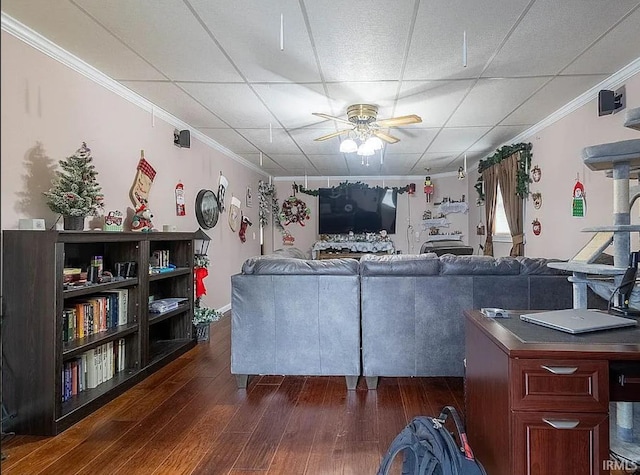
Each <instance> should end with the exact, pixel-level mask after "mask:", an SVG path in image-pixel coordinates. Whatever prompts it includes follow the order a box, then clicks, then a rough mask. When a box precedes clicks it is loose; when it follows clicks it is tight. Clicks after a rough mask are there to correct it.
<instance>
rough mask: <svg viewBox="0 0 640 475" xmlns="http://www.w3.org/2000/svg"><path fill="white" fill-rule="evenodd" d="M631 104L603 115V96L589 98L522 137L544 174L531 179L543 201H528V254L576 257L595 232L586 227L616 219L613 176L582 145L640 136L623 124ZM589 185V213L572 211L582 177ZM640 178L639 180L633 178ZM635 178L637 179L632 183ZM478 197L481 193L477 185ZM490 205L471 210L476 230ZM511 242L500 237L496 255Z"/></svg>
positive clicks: (635, 86)
mask: <svg viewBox="0 0 640 475" xmlns="http://www.w3.org/2000/svg"><path fill="white" fill-rule="evenodd" d="M624 85H625V89H626V103H627V106H626V108H627V109H632V108H635V107H640V74H636V75H635V76H633V77H632V78H630V79H628V80H627V81H626V82H625V83H624ZM625 113H626V110H623V111H620V112H618V113H616V114H613V115H608V116H602V117H598V112H597V101H596V100H595V99H594V100H592V101H591V102H589V103H588V104H585V105H584V106H582V107H580V108H579V109H577V110H576V111H574V112H572V113H571V114H569V115H567V116H566V117H564V118H562V119H560V120H559V121H557V122H555V123H554V124H552V125H551V126H549V127H546V128H545V129H543V130H541V131H539V132H538V133H536V134H534V135H532V136H530V137H526V138H525V139H523V140H522V142H531V143H532V145H533V147H532V153H533V160H532V166H535V165H538V166H539V167H540V169H541V170H542V178H541V180H540V181H539V182H538V183H531V186H530V190H531V192H540V193H542V207H541V208H540V209H539V210H536V209H534V207H533V203H532V200H531V197H529V199H528V200H527V201H526V203H525V220H524V231H525V254H526V255H527V256H532V257H551V258H559V259H570V258H571V257H572V256H573V255H575V254H576V253H577V252H578V251H579V250H580V249H581V248H582V247H583V246H584V244H585V243H586V242H587V241H588V240H589V239H590V238H591V237H592V236H593V234H592V233H585V232H581V229H583V228H586V227H590V226H598V225H608V224H613V216H612V214H613V182H612V180H611V178H607V177H606V174H605V173H604V172H601V171H591V170H589V169H588V168H587V167H586V166H585V165H584V164H583V162H582V155H581V153H582V149H583V148H584V147H587V146H590V145H597V144H602V143H609V142H616V141H619V140H629V139H639V138H640V132H638V131H637V130H633V129H629V128H627V127H624V126H623V123H624V120H625ZM578 175H579V177H580V181H581V182H582V183H583V185H584V189H585V195H586V202H587V212H586V216H585V217H584V218H574V217H572V216H571V203H572V201H571V200H572V192H573V187H574V185H575V183H576V177H577V176H578ZM469 176H470V186H471V187H472V186H473V184H474V183H475V182H476V180H477V178H478V174H477V171H476V170H474V171H473V172H471V173H469ZM632 182H634V183H635V182H637V180H632ZM632 184H633V183H632ZM471 190H472V192H471V196H472V199H473V201H475V199H476V198H477V194H476V192H475V190H473V188H471ZM638 206H639V204H638V203H636V205H635V206H634V208H633V209H632V211H631V222H632V223H633V224H637V223H638V222H639V218H638ZM484 213H485V209H484V207H474V209H473V210H472V211H470V213H469V226H470V229H472V230H474V229H475V226H476V225H477V224H478V222H480V221H482V222H485V219H484ZM536 218H537V219H538V220H539V221H540V223H541V224H542V232H541V234H540V235H539V236H535V235H534V234H533V232H532V226H531V223H532V221H533V220H534V219H536ZM484 238H485V237H484V236H476V235H475V231H473V234H472V236H471V239H470V242H471V243H472V245H473V246H474V247H476V248H477V246H478V244H479V243H481V242H482V243H484ZM510 247H511V246H510V245H506V244H502V243H498V244H496V246H495V253H494V254H495V255H496V256H504V255H509V250H510ZM632 249H638V239H637V237H636V236H634V237H633V239H632Z"/></svg>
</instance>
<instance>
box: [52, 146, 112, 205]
mask: <svg viewBox="0 0 640 475" xmlns="http://www.w3.org/2000/svg"><path fill="white" fill-rule="evenodd" d="M92 161H93V158H92V157H91V149H89V148H88V147H87V144H86V143H85V142H82V147H80V148H79V149H78V150H76V153H74V154H73V155H72V156H70V157H68V158H66V159H65V160H60V161H59V164H60V167H61V168H62V171H56V178H54V180H53V187H52V188H51V189H50V190H49V191H47V192H45V193H44V195H45V196H46V197H47V205H48V206H49V208H51V210H52V211H54V212H56V213H60V214H61V215H63V216H77V217H85V216H90V215H93V216H95V215H97V214H99V212H100V211H101V210H102V208H103V202H102V200H103V196H102V194H101V193H100V191H101V190H102V188H100V185H99V184H98V181H97V180H96V175H97V174H98V172H97V171H96V169H95V167H94V166H93V164H92V163H91V162H92Z"/></svg>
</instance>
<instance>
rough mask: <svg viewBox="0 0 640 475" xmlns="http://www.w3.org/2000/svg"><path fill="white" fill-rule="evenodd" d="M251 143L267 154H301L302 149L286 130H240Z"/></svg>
mask: <svg viewBox="0 0 640 475" xmlns="http://www.w3.org/2000/svg"><path fill="white" fill-rule="evenodd" d="M238 132H239V133H240V134H241V135H242V136H243V137H244V138H245V139H247V140H248V141H249V142H251V143H252V144H254V145H255V146H256V147H258V149H259V150H262V151H263V152H264V153H267V154H270V155H271V154H289V153H292V154H301V153H300V149H299V148H298V146H297V145H296V144H295V142H294V141H293V140H291V137H290V136H289V134H287V132H286V131H285V130H284V129H277V128H272V129H271V130H269V129H268V128H267V129H238Z"/></svg>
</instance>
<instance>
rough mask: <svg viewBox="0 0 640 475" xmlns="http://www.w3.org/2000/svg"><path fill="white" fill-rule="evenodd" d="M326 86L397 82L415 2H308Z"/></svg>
mask: <svg viewBox="0 0 640 475" xmlns="http://www.w3.org/2000/svg"><path fill="white" fill-rule="evenodd" d="M304 5H305V6H306V8H307V13H308V17H309V26H310V28H311V33H312V35H313V41H314V43H315V46H316V50H317V52H318V58H319V61H320V68H321V70H322V73H323V74H324V78H325V80H327V81H372V80H373V81H379V80H397V79H398V74H399V73H400V71H401V68H402V58H403V57H404V51H405V48H406V44H407V37H408V32H409V31H410V27H411V18H412V16H413V2H388V1H382V0H368V1H364V0H352V1H350V2H345V1H343V0H325V1H322V2H317V1H314V2H305V3H304Z"/></svg>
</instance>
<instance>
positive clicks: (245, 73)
mask: <svg viewBox="0 0 640 475" xmlns="http://www.w3.org/2000/svg"><path fill="white" fill-rule="evenodd" d="M2 11H3V12H4V13H5V14H7V15H9V16H11V17H12V18H14V19H15V20H17V21H19V22H21V23H23V24H24V25H26V26H27V27H29V28H31V29H33V30H35V31H36V32H38V33H40V34H41V35H43V36H44V37H46V38H48V39H49V40H51V41H52V42H54V43H55V44H57V45H58V46H60V47H61V48H63V49H65V50H66V51H68V52H70V53H72V54H73V55H75V56H77V57H79V58H80V59H82V60H83V61H85V62H86V63H88V64H90V65H92V66H94V67H95V68H97V69H98V70H100V71H102V72H103V73H105V74H106V75H108V76H110V77H111V78H113V79H115V80H116V81H118V82H120V83H121V84H123V85H124V86H126V87H127V88H129V89H131V90H133V91H134V92H136V93H138V94H140V95H141V96H143V97H144V98H146V99H148V100H149V101H151V102H153V103H154V104H156V105H157V106H158V107H160V108H162V109H164V110H166V111H167V112H169V113H170V114H172V115H174V116H175V117H177V118H179V119H181V120H182V121H184V122H186V123H187V124H189V125H190V126H191V127H192V128H193V129H194V130H195V129H197V130H199V131H200V132H202V133H203V134H205V135H207V136H208V137H210V138H212V139H213V140H215V141H216V142H218V143H219V144H220V145H222V146H223V147H225V148H227V149H229V150H231V151H232V152H234V153H235V154H237V155H239V156H241V157H243V158H245V159H247V160H248V161H250V162H252V163H254V164H256V165H260V152H262V169H263V170H264V171H265V172H267V173H269V174H272V175H274V176H301V175H304V174H307V175H310V176H313V175H322V176H325V175H326V176H336V175H340V176H347V175H352V176H378V175H424V174H425V170H426V169H429V170H430V173H439V172H446V171H455V170H457V168H458V167H459V166H461V164H462V163H463V157H464V155H465V154H467V156H468V162H469V163H475V162H476V161H477V160H478V159H480V158H483V157H485V156H487V155H489V154H490V153H492V152H493V151H494V150H495V149H496V148H497V147H498V146H500V145H502V144H503V143H505V142H507V143H508V142H509V141H510V139H512V138H514V137H515V136H517V135H518V134H519V133H521V132H523V131H524V130H526V129H528V128H530V127H531V126H533V125H534V124H536V123H538V122H540V121H541V120H543V119H544V118H545V117H547V116H548V115H549V114H551V113H553V112H554V111H556V110H557V109H560V108H561V107H562V106H564V105H565V104H567V103H569V102H570V101H572V100H573V99H575V98H576V97H578V96H580V95H581V94H582V93H583V92H585V91H587V90H589V89H590V88H592V87H593V86H595V85H597V84H598V83H600V82H601V81H603V80H605V79H606V78H608V77H609V76H611V75H612V74H613V73H615V72H616V71H618V70H620V69H621V68H623V67H624V66H626V65H628V64H629V63H631V62H632V61H633V60H636V59H637V58H638V55H639V51H640V49H639V46H638V45H640V0H615V1H604V0H413V1H410V0H402V1H397V0H396V1H392V0H351V1H344V0H271V1H264V0H262V1H261V0H233V1H229V0H135V1H134V0H108V1H105V0H55V1H54V0H2ZM281 15H283V19H284V22H283V26H284V28H283V31H284V36H283V40H284V49H282V50H281V48H280V41H281V37H280V27H281ZM463 32H466V36H467V45H468V48H467V50H468V54H467V65H466V67H465V66H463V53H462V50H463ZM363 102H364V103H372V104H376V105H378V106H379V113H378V118H388V117H394V116H398V115H407V114H418V115H420V116H421V117H422V120H423V122H422V123H420V124H416V125H411V126H406V127H398V128H393V129H390V132H391V133H392V134H393V135H395V136H397V137H398V138H400V139H401V140H400V142H398V143H396V144H393V145H386V146H385V148H384V149H383V151H382V153H383V154H384V157H380V156H379V155H378V154H376V156H374V157H372V158H371V160H370V164H369V166H368V167H367V166H363V165H362V164H361V160H360V158H359V157H357V156H355V155H344V154H341V153H339V152H338V147H339V144H340V139H339V138H333V139H330V140H327V141H324V142H315V141H314V140H313V139H314V138H316V137H319V136H321V135H325V134H328V133H331V132H335V131H336V130H338V129H339V128H342V127H336V125H338V126H339V124H336V123H335V122H333V121H327V120H324V119H320V118H318V117H316V116H313V115H312V112H322V113H325V114H330V115H334V116H339V117H343V118H346V107H347V106H348V105H350V104H354V103H363ZM595 113H596V112H595V111H594V114H595ZM381 158H382V159H383V160H381ZM381 162H382V163H381Z"/></svg>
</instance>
